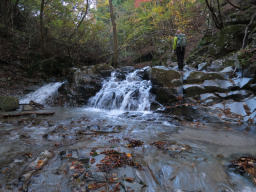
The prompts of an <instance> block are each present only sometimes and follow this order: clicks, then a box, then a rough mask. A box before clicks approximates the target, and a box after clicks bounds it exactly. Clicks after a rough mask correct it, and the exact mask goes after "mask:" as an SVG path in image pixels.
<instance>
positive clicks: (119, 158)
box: [96, 150, 141, 172]
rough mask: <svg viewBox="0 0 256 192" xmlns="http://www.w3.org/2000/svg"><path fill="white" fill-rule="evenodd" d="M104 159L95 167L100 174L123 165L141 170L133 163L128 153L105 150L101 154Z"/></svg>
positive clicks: (139, 166)
mask: <svg viewBox="0 0 256 192" xmlns="http://www.w3.org/2000/svg"><path fill="white" fill-rule="evenodd" d="M101 154H104V155H105V157H104V158H103V159H102V160H101V161H100V163H99V164H97V165H96V166H97V167H98V169H99V170H100V171H102V172H109V171H110V170H112V169H114V168H118V167H123V166H124V165H129V166H132V167H136V168H139V169H140V168H141V165H139V164H138V163H135V162H134V161H133V159H132V155H131V154H130V153H121V152H118V151H115V150H107V151H103V152H101Z"/></svg>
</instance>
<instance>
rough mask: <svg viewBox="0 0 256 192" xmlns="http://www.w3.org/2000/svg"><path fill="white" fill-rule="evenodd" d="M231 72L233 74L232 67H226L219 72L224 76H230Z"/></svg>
mask: <svg viewBox="0 0 256 192" xmlns="http://www.w3.org/2000/svg"><path fill="white" fill-rule="evenodd" d="M233 72H234V69H233V67H232V66H229V67H226V68H224V69H223V70H222V71H221V73H224V74H226V75H228V76H231V75H232V74H233Z"/></svg>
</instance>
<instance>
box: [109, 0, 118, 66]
mask: <svg viewBox="0 0 256 192" xmlns="http://www.w3.org/2000/svg"><path fill="white" fill-rule="evenodd" d="M109 11H110V17H111V22H112V28H113V44H114V55H113V61H112V62H113V66H114V67H117V63H118V42H117V30H116V22H115V15H114V10H113V4H112V0H109Z"/></svg>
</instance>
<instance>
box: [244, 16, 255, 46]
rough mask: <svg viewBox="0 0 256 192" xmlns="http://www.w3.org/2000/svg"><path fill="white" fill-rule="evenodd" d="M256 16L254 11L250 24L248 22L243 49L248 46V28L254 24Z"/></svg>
mask: <svg viewBox="0 0 256 192" xmlns="http://www.w3.org/2000/svg"><path fill="white" fill-rule="evenodd" d="M255 17H256V13H254V14H253V15H252V17H251V20H250V22H249V24H248V25H247V26H246V28H245V32H244V39H243V45H242V49H244V48H245V47H246V45H247V36H248V30H249V27H250V26H251V25H252V23H253V21H254V19H255Z"/></svg>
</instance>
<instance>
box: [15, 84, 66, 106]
mask: <svg viewBox="0 0 256 192" xmlns="http://www.w3.org/2000/svg"><path fill="white" fill-rule="evenodd" d="M62 84H63V82H55V83H49V84H47V85H44V86H43V87H41V88H39V89H38V90H36V91H35V92H33V93H29V94H28V95H26V96H25V97H24V98H23V99H21V100H20V104H28V103H29V102H30V101H34V102H37V103H40V104H45V102H46V101H47V99H48V98H50V97H53V96H54V95H55V94H56V93H57V91H58V89H59V88H60V86H61V85H62Z"/></svg>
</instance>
